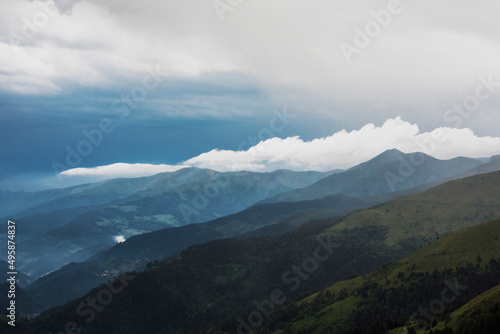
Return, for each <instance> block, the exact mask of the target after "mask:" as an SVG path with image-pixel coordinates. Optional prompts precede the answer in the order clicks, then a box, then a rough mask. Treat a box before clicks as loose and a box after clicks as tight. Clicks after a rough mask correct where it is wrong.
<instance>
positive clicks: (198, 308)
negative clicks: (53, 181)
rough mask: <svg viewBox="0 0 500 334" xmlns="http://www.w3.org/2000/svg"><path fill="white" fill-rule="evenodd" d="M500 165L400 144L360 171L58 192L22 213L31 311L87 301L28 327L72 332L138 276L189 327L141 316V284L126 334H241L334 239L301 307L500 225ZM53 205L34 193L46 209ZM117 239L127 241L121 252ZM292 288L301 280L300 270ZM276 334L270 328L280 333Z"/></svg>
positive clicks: (123, 314) (185, 178)
mask: <svg viewBox="0 0 500 334" xmlns="http://www.w3.org/2000/svg"><path fill="white" fill-rule="evenodd" d="M498 170H500V159H497V158H495V157H492V158H491V159H469V158H456V159H452V160H437V159H434V158H432V157H430V156H428V155H425V154H422V153H411V154H404V153H402V152H399V151H397V150H390V151H387V152H384V153H382V154H381V155H379V156H377V157H375V158H374V159H372V160H370V161H368V162H366V163H363V164H361V165H358V166H356V167H353V168H351V169H349V170H347V171H334V172H329V173H318V172H301V173H297V172H291V171H283V170H282V171H276V172H273V173H250V172H233V173H220V172H215V171H210V170H203V169H196V168H188V169H183V170H180V171H178V172H174V173H163V174H159V175H156V176H153V177H146V178H139V179H117V180H110V181H104V182H100V183H98V184H90V185H81V186H76V187H72V188H68V189H58V190H50V191H45V192H42V193H45V194H46V195H47V196H46V198H45V202H44V203H39V204H36V205H35V206H32V207H29V206H28V207H24V208H22V210H21V211H19V212H18V213H17V214H15V215H14V216H17V217H18V218H15V219H16V224H17V225H19V226H21V228H20V229H19V231H18V233H19V234H21V235H23V237H22V238H23V239H24V240H22V241H21V242H20V244H19V247H20V249H22V251H21V253H20V256H22V258H23V259H25V260H24V261H23V263H22V264H20V266H19V267H20V269H21V270H22V271H25V272H26V271H27V273H28V274H29V276H28V275H25V276H23V281H24V283H23V284H22V287H21V286H20V289H21V295H22V296H23V300H25V301H26V302H25V303H26V305H25V306H24V307H21V311H22V313H24V314H27V315H28V314H34V313H38V312H40V311H42V310H44V309H47V308H48V307H53V306H56V305H63V304H65V303H67V302H68V301H70V300H71V299H74V300H73V301H71V302H69V303H68V304H65V306H58V307H56V308H54V309H51V310H50V311H48V312H45V313H44V314H43V315H42V316H41V317H40V318H39V319H41V321H42V322H43V324H42V323H40V321H38V320H37V321H35V322H28V325H27V326H28V327H27V328H31V329H32V328H44V330H46V329H48V328H46V326H56V327H57V326H60V325H61V323H62V322H61V321H62V320H61V319H66V318H68V317H69V318H75V315H74V313H72V312H74V306H75V303H77V302H78V301H79V300H80V301H81V300H83V299H82V298H90V297H89V296H91V295H92V293H94V294H95V293H96V291H97V293H99V291H101V290H102V289H103V287H105V285H101V287H100V288H98V290H95V289H94V290H91V289H92V288H94V287H96V286H98V285H99V284H106V282H108V283H109V281H110V279H111V280H112V281H113V277H128V276H127V275H131V274H130V273H132V275H133V276H134V277H135V276H137V277H140V278H141V279H140V280H139V281H141V282H143V281H146V282H150V286H149V285H148V287H147V288H144V286H142V288H143V289H145V291H143V292H144V294H145V298H146V299H147V300H152V301H153V302H152V305H155V306H156V307H158V308H159V310H163V311H165V312H167V313H168V315H169V316H168V317H167V319H172V318H174V319H177V320H176V321H174V322H171V323H168V324H167V323H163V322H162V321H160V322H159V323H155V324H154V325H151V324H150V322H155V321H157V320H158V319H157V318H155V317H159V314H158V312H157V311H156V310H155V309H150V308H149V306H145V305H143V306H144V307H145V308H146V309H147V311H146V314H148V317H147V318H146V319H143V320H141V319H136V318H135V317H134V316H133V315H132V314H130V313H128V312H129V311H128V310H130V311H132V309H133V304H134V307H137V305H136V304H137V303H138V304H139V305H142V302H139V301H137V300H135V301H134V302H133V303H132V304H130V305H129V301H132V300H134V297H133V296H134V295H135V294H137V293H139V290H140V288H141V286H139V285H136V284H138V283H135V279H134V282H130V284H129V285H130V287H128V286H127V287H126V288H125V289H124V293H123V294H121V293H120V295H119V296H118V295H117V296H116V298H117V299H120V302H118V303H116V304H115V303H113V304H112V305H111V306H110V307H109V308H106V310H105V311H104V313H106V315H104V316H103V317H106V316H108V317H111V318H112V319H117V320H119V319H120V320H119V322H120V323H123V326H131V319H135V321H136V322H137V323H138V324H140V325H141V326H142V327H141V328H148V329H150V330H151V332H158V331H167V332H176V331H181V332H183V333H190V332H199V331H203V330H208V329H209V328H211V327H212V328H213V329H212V330H211V331H209V332H213V333H217V332H218V331H219V330H221V331H234V330H236V329H237V328H238V326H240V325H241V321H240V320H241V319H245V317H247V316H249V315H250V314H251V313H248V312H251V309H252V306H251V305H252V303H253V304H254V305H255V303H257V304H258V300H260V299H259V298H265V297H266V294H269V292H270V291H273V284H275V283H276V282H277V283H280V282H281V281H283V282H282V283H286V282H284V281H285V279H284V278H283V277H280V276H279V274H280V273H282V274H283V273H285V272H287V270H286V267H287V266H288V267H289V266H291V265H292V264H294V263H299V262H297V261H299V260H300V259H304V258H310V256H307V254H308V253H309V254H310V249H311V248H312V249H315V247H314V245H315V244H316V246H317V244H318V242H319V243H320V244H321V242H323V243H325V242H327V241H325V240H330V239H333V240H336V243H338V244H340V245H342V246H343V248H342V247H340V248H339V249H335V253H334V254H333V255H331V256H330V257H329V261H328V262H329V264H326V263H325V265H324V266H321V267H320V268H318V269H317V271H316V269H315V270H314V272H315V275H314V277H312V276H313V275H308V277H309V276H311V277H310V279H309V278H308V279H307V280H304V282H302V281H301V280H299V281H300V282H299V283H298V286H300V289H299V287H297V289H296V290H297V291H296V290H293V291H289V292H288V291H287V300H288V301H289V302H292V301H298V300H300V298H302V297H303V295H304V293H307V291H318V290H320V289H322V288H324V287H325V285H328V284H334V283H335V282H339V281H341V280H342V279H344V278H345V277H347V276H352V275H357V274H367V273H368V272H370V271H372V270H376V269H377V268H380V267H381V266H382V265H385V264H387V263H388V262H390V261H395V260H398V259H400V258H401V257H403V256H408V255H410V254H411V253H412V252H413V251H416V250H417V249H418V248H419V247H421V246H424V245H426V244H427V243H429V242H431V241H433V240H435V239H441V238H443V236H446V235H448V234H450V233H454V232H455V231H459V230H461V229H464V228H467V227H469V226H475V225H478V224H482V223H483V222H487V221H491V220H493V219H495V218H498V217H500V212H499V203H500V199H499V198H498V194H497V193H496V191H495V190H496V189H498V186H499V185H500V184H499V183H500V173H499V172H495V171H498ZM58 196H60V197H59V199H57V198H58ZM42 197H43V196H42V195H41V194H38V193H33V194H31V198H32V202H33V201H35V202H36V201H38V200H39V199H40V198H42ZM32 202H31V203H32ZM384 203H385V204H384ZM45 204H46V205H45ZM183 210H184V211H183ZM186 215H188V217H189V218H188V219H186ZM191 219H192V221H191ZM183 225H184V226H183ZM165 226H167V228H165ZM23 228H24V229H25V230H24V231H23ZM27 230H31V232H27ZM25 231H26V234H24V232H25ZM27 235H29V236H30V237H29V238H28V237H27ZM115 237H122V238H123V239H126V240H125V241H124V242H122V243H118V244H116V240H113V238H115ZM322 238H323V239H322ZM324 238H326V239H324ZM319 240H323V241H319ZM113 245H115V246H113ZM111 246H113V247H111ZM316 262H317V261H316ZM61 266H62V267H61ZM58 268H60V269H58ZM292 268H293V267H292ZM54 270H55V271H54ZM294 270H295V269H294ZM51 271H53V272H51ZM48 272H51V273H49V274H48V275H44V274H45V273H48ZM293 273H295V271H294V272H293ZM316 274H317V275H316ZM42 275H44V276H43V277H40V276H42ZM39 277H40V278H39ZM201 277H203V281H200V278H201ZM37 278H38V279H37ZM299 278H301V279H302V277H301V276H299ZM35 279H37V280H36V281H34V280H35ZM280 279H281V281H280ZM302 280H303V279H302ZM68 282H72V284H68ZM273 282H274V283H273ZM287 282H288V284H291V283H292V282H295V283H297V280H296V277H295V278H294V277H293V275H291V274H290V275H289V277H288V281H287ZM127 285H128V283H127ZM237 286H240V287H242V288H241V289H237V288H236V287H237ZM491 288H493V287H491ZM155 289H156V292H155ZM266 289H267V290H266ZM88 291H90V294H87V295H86V296H87V297H81V298H78V297H80V296H82V295H84V296H85V294H86V292H88ZM223 291H228V292H230V294H227V293H225V292H223ZM266 291H267V292H266ZM158 294H159V296H162V298H161V300H160V299H157V298H158V297H159V296H157V295H158ZM122 295H123V297H122ZM181 296H183V297H181ZM186 296H187V297H186ZM184 297H186V298H184ZM75 298H76V299H75ZM122 298H125V299H124V300H125V301H123V300H122ZM179 298H180V299H179ZM252 298H253V299H255V300H254V301H253V302H252V300H251V299H252ZM174 305H175V306H174ZM221 305H224V306H221ZM249 305H250V306H249ZM258 305H260V304H258ZM297 305H299V304H297ZM278 306H279V305H278ZM290 307H291V306H290ZM300 307H301V306H294V309H293V310H294V311H293V312H295V310H296V309H300ZM214 308H215V309H214ZM72 309H73V310H72ZM108 309H109V311H107V310H108ZM280 310H281V309H280ZM286 310H287V309H286V308H283V311H280V312H286ZM107 312H110V313H107ZM71 314H73V315H71ZM280 314H281V313H280ZM283 314H286V313H283ZM77 315H78V314H77ZM187 315H189V318H185V317H186V316H187ZM61 317H62V318H61ZM391 317H393V318H390V317H388V318H387V321H389V320H390V321H393V322H394V323H390V324H395V323H397V321H400V319H394V315H391ZM42 319H43V320H42ZM76 319H78V317H76ZM104 319H105V318H102V317H101V315H100V313H99V314H97V315H96V321H92V323H91V324H90V325H89V326H87V325H86V324H82V323H79V324H80V325H82V326H84V327H86V328H87V330H88V331H89V332H91V333H94V332H95V333H100V332H104V329H105V328H107V330H108V331H109V332H117V331H126V330H127V329H126V327H121V326H122V325H121V324H120V323H114V322H113V321H111V322H107V321H105V320H104ZM155 319H156V320H155ZM188 319H191V320H189V321H188ZM193 319H194V321H193ZM367 319H368V318H367ZM289 320H292V319H289ZM279 321H281V320H279ZM287 324H289V325H290V326H294V325H293V322H292V321H288V322H287ZM398 324H399V323H398ZM359 325H360V328H364V327H366V328H370V330H371V327H370V326H372V325H371V324H370V322H366V323H362V322H359ZM437 325H438V324H436V326H437ZM32 326H35V327H32ZM37 326H38V327H37ZM39 326H41V327H39ZM165 326H166V327H165ZM241 326H242V325H241ZM273 326H274V325H273ZM273 326H268V325H265V326H264V327H262V328H268V329H266V330H271V329H273V328H274V329H276V330H277V331H278V332H280V330H279V329H278V327H273ZM367 326H368V327H367ZM385 326H386V327H388V323H386V324H385ZM299 327H300V326H299ZM299 327H297V328H299ZM313 327H314V326H313ZM389 327H390V326H389ZM410 327H411V326H410ZM410 327H408V328H410ZM120 328H121V329H120ZM259 328H260V326H259ZM287 328H290V327H287ZM293 328H295V327H293ZM300 328H301V329H300V330H299V332H303V331H304V329H303V328H302V327H300ZM339 328H341V330H342V331H349V330H351V329H352V328H351V327H349V326H344V327H339ZM436 328H438V327H436ZM274 329H273V330H274ZM54 330H55V329H54ZM263 330H264V329H263ZM132 332H134V331H133V330H132ZM264 332H266V331H265V330H264ZM285 332H288V331H287V330H285ZM306 332H307V331H306Z"/></svg>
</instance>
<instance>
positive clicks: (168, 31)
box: [0, 0, 500, 182]
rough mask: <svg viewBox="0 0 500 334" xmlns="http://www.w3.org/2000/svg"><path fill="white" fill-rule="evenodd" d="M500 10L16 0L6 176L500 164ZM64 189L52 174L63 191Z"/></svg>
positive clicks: (463, 5)
mask: <svg viewBox="0 0 500 334" xmlns="http://www.w3.org/2000/svg"><path fill="white" fill-rule="evenodd" d="M499 11H500V3H499V2H498V1H493V0H484V1H481V2H480V3H478V2H474V3H473V2H471V1H463V0H454V1H451V0H448V1H431V0H419V1H410V0H401V1H398V0H391V1H378V0H376V1H367V0H365V1H361V0H337V1H331V0H310V1H303V0H302V1H298V0H286V1H285V0H275V1H274V0H273V1H269V0H252V1H249V0H214V1H212V0H209V1H207V0H203V1H201V0H190V1H171V0H165V1H156V0H145V1H131V0H103V1H93V0H83V1H79V0H49V1H28V0H2V2H1V3H0V172H1V173H3V174H6V175H8V176H9V177H12V178H14V179H21V180H22V179H24V180H34V179H36V180H41V179H45V180H48V179H51V180H56V179H57V180H59V181H60V180H61V178H70V177H80V178H84V177H94V178H101V179H102V178H111V177H118V176H140V175H151V174H153V173H157V172H161V171H172V170H176V169H179V168H182V167H186V166H195V167H202V168H212V169H216V170H221V171H226V170H242V169H245V170H253V171H271V170H275V169H279V168H288V169H292V170H322V171H326V170H332V169H338V168H341V169H345V168H349V167H351V166H353V165H355V164H358V163H360V162H363V161H366V160H368V159H370V158H372V157H374V156H376V155H377V154H379V153H381V152H383V151H384V150H386V149H390V148H398V149H400V150H402V151H404V152H414V151H422V152H425V153H428V154H430V155H433V156H435V157H437V158H440V159H449V158H453V157H456V156H469V157H489V156H492V155H497V154H500V131H499V130H498V125H499V124H500V113H499V109H500V62H499V61H498V59H499V56H500V21H499V20H498V12H499ZM47 182H48V181H47Z"/></svg>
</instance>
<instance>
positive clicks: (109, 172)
mask: <svg viewBox="0 0 500 334" xmlns="http://www.w3.org/2000/svg"><path fill="white" fill-rule="evenodd" d="M181 168H183V166H170V165H151V164H127V163H122V162H120V163H115V164H112V165H107V166H99V167H92V168H73V169H68V170H66V171H64V172H61V174H60V175H61V176H66V177H93V178H95V179H110V178H119V177H141V176H149V175H154V174H158V173H164V172H175V171H177V170H179V169H181Z"/></svg>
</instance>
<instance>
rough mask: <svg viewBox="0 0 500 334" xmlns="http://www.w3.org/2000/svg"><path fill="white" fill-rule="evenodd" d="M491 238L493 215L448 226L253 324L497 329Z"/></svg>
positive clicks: (499, 230)
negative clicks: (399, 255) (409, 250)
mask: <svg viewBox="0 0 500 334" xmlns="http://www.w3.org/2000/svg"><path fill="white" fill-rule="evenodd" d="M499 238H500V220H496V221H492V222H488V223H484V224H481V225H479V226H474V227H470V228H466V229H464V230H461V231H458V232H455V233H453V234H451V235H448V236H446V237H444V238H442V239H440V240H437V241H434V242H433V243H431V244H429V245H427V246H424V247H422V248H421V249H419V250H417V251H416V252H414V253H413V254H411V255H410V256H408V257H405V258H404V259H401V260H399V261H397V262H394V263H389V264H386V265H384V266H383V268H382V269H380V270H377V271H375V272H373V273H371V274H368V275H363V276H358V277H355V278H351V279H349V280H344V281H341V282H339V283H337V284H335V285H333V286H331V287H328V288H326V289H323V290H321V291H319V292H317V293H314V294H312V295H310V296H308V297H307V298H305V299H303V300H301V301H299V302H297V303H290V304H288V305H287V306H286V307H284V308H283V309H281V310H279V311H278V312H276V313H275V314H274V315H273V316H272V317H270V319H269V320H268V321H267V322H266V324H264V325H263V326H261V327H260V328H259V330H257V331H256V332H257V333H387V332H388V331H390V333H403V332H404V333H415V332H421V331H422V330H425V329H427V330H429V331H430V329H431V328H433V329H434V333H497V332H496V331H495V330H498V327H495V324H499V320H500V318H499V317H498V315H499V308H498V306H499V302H500V293H499V292H500V290H499V286H498V282H499V280H500V239H499ZM429 331H427V332H426V333H429Z"/></svg>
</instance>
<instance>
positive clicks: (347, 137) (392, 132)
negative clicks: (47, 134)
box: [62, 117, 500, 178]
mask: <svg viewBox="0 0 500 334" xmlns="http://www.w3.org/2000/svg"><path fill="white" fill-rule="evenodd" d="M392 148H396V149H398V150H400V151H403V152H405V153H410V152H424V153H426V154H429V155H432V156H434V157H436V158H439V159H451V158H454V157H457V156H467V157H476V158H480V157H489V156H493V155H496V154H499V153H500V138H499V137H479V136H476V135H475V134H474V133H473V132H472V131H471V130H470V129H454V128H437V129H435V130H433V131H431V132H421V131H420V129H419V127H418V125H416V124H411V123H409V122H406V121H404V120H402V119H401V118H399V117H397V118H394V119H389V120H387V121H386V122H385V123H384V124H382V125H381V126H376V125H374V124H367V125H365V126H363V127H362V128H361V129H359V130H356V131H351V132H347V131H345V130H343V131H339V132H337V133H334V134H332V135H331V136H328V137H324V138H317V139H314V140H311V141H304V140H302V139H301V138H299V137H289V138H286V139H281V138H271V139H268V140H265V141H261V142H260V143H258V144H257V145H255V146H252V147H251V148H249V149H248V150H242V151H231V150H212V151H210V152H207V153H203V154H201V155H199V156H197V157H194V158H191V159H189V160H187V161H185V162H183V163H180V164H179V165H177V166H168V165H141V164H137V165H128V164H114V165H110V166H103V167H97V168H77V169H71V170H68V171H65V172H63V173H62V175H64V176H66V177H70V176H88V177H106V178H109V177H113V176H115V177H116V176H139V175H141V176H142V175H147V174H150V175H151V174H155V173H159V172H162V171H173V170H176V169H179V168H182V167H199V168H209V169H214V170H217V171H238V170H249V171H258V172H264V171H273V170H276V169H291V170H295V171H307V170H316V171H329V170H333V169H346V168H349V167H352V166H354V165H357V164H359V163H361V162H364V161H366V160H369V159H371V158H373V157H374V156H376V155H378V154H380V153H382V152H384V151H386V150H388V149H392Z"/></svg>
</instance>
